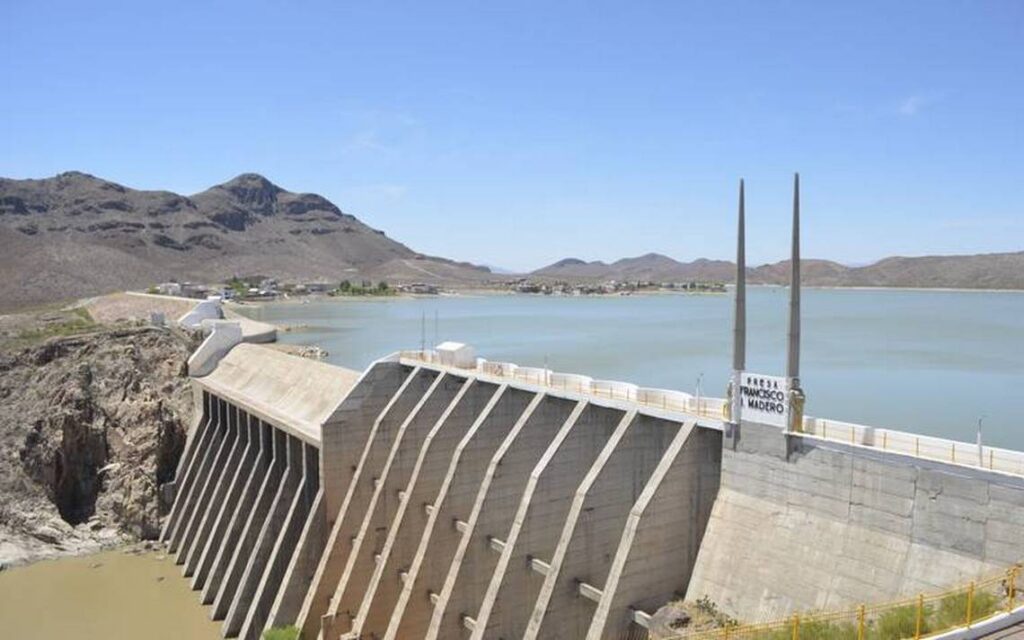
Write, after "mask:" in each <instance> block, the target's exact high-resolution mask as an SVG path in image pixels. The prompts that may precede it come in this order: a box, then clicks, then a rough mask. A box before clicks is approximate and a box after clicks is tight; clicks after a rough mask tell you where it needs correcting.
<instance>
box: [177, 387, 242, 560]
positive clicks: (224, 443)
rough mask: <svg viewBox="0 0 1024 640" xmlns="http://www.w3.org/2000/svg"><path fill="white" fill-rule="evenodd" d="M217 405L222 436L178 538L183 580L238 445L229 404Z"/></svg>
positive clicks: (236, 432) (200, 541)
mask: <svg viewBox="0 0 1024 640" xmlns="http://www.w3.org/2000/svg"><path fill="white" fill-rule="evenodd" d="M218 406H219V409H218V414H219V418H218V419H219V421H220V424H221V432H222V436H221V440H220V444H219V445H218V446H217V455H216V456H215V457H214V459H213V464H211V465H210V471H209V473H208V474H207V476H206V481H205V482H204V483H203V488H202V491H200V493H199V496H198V499H197V500H196V505H195V508H194V509H193V511H192V513H191V515H189V521H188V525H187V526H186V528H185V533H184V535H183V536H182V537H181V546H180V548H179V549H178V557H177V563H178V564H181V565H184V566H183V567H182V575H184V576H185V577H190V576H191V575H192V571H190V570H189V565H188V562H187V560H188V558H189V555H190V554H191V552H192V550H193V549H194V548H195V547H196V546H200V545H202V544H203V543H204V542H205V540H203V539H202V533H201V532H200V525H201V524H202V523H203V521H204V520H205V519H206V516H207V514H208V513H209V511H210V505H211V503H212V502H213V496H214V494H215V493H216V491H217V487H218V486H219V485H220V480H221V476H223V475H224V468H225V467H226V466H227V464H226V463H227V460H228V457H229V456H230V455H231V452H232V450H233V449H234V447H235V445H236V443H237V442H238V430H237V429H236V428H235V426H236V425H234V424H232V421H231V419H230V409H231V405H230V404H229V403H228V402H227V401H225V400H218ZM194 569H195V565H192V570H194Z"/></svg>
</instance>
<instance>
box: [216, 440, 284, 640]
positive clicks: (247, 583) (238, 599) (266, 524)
mask: <svg viewBox="0 0 1024 640" xmlns="http://www.w3.org/2000/svg"><path fill="white" fill-rule="evenodd" d="M277 439H280V450H281V452H282V455H283V457H284V458H285V468H284V470H283V472H282V473H281V476H280V478H279V480H278V482H277V483H276V484H277V487H276V489H277V490H276V492H274V497H273V500H272V501H271V502H270V507H269V508H268V509H267V514H266V518H265V519H264V520H263V526H262V527H260V531H259V533H258V534H257V536H256V538H255V541H254V543H253V546H252V549H251V550H250V552H249V554H248V556H247V557H246V558H245V560H244V561H245V571H244V572H243V573H242V578H241V580H240V581H239V583H238V590H237V592H236V593H235V598H234V600H233V601H232V603H231V607H230V608H229V609H228V613H227V615H226V616H224V624H223V626H222V630H223V633H224V635H225V636H226V637H231V636H234V635H236V634H238V633H239V632H240V631H241V630H242V627H243V626H244V625H245V621H246V618H247V617H248V615H249V611H250V609H251V607H253V606H254V603H255V602H256V597H257V595H258V594H259V593H260V591H261V588H262V586H263V581H262V578H263V573H264V570H265V569H266V567H267V565H268V562H269V561H270V558H271V555H272V553H273V550H274V545H275V543H276V542H277V537H278V534H279V533H280V532H281V528H282V527H283V526H284V520H285V516H286V515H287V512H288V509H289V507H290V506H291V503H292V499H293V498H294V496H295V491H296V490H297V489H298V486H299V482H300V481H301V480H302V455H301V454H300V453H296V445H295V444H294V443H295V438H294V437H293V436H290V435H288V434H287V433H284V432H282V431H277V433H275V443H274V444H275V453H276V452H277V445H278V440H277Z"/></svg>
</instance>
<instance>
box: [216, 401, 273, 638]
mask: <svg viewBox="0 0 1024 640" xmlns="http://www.w3.org/2000/svg"><path fill="white" fill-rule="evenodd" d="M247 420H248V425H249V433H250V438H251V440H252V441H253V444H254V446H255V447H256V451H255V455H256V458H255V462H254V463H253V465H252V466H251V467H250V468H249V469H244V470H242V471H243V474H244V475H245V483H244V485H243V486H242V491H241V494H240V495H239V498H238V502H237V503H236V504H235V505H232V506H231V510H230V518H229V519H228V523H227V527H226V529H225V530H224V536H223V540H222V542H221V543H220V545H219V546H218V547H217V549H216V550H215V551H216V553H215V554H214V557H213V561H212V562H211V563H210V568H209V570H208V576H207V578H204V580H205V584H204V586H203V593H202V597H201V599H200V600H201V602H202V603H203V604H213V602H214V600H215V599H216V598H217V594H218V593H219V592H220V588H221V585H222V584H223V579H224V575H225V574H226V573H227V572H228V568H229V566H230V564H231V560H232V558H233V557H234V553H235V549H236V548H237V546H238V541H239V540H240V539H241V537H242V533H243V531H244V529H245V525H246V523H247V522H248V521H249V516H250V515H251V514H252V510H253V506H254V505H255V504H256V499H257V498H258V497H259V493H260V488H261V487H262V486H263V482H264V480H265V479H266V475H267V473H268V471H269V470H270V466H271V463H272V462H273V459H274V447H273V437H272V428H271V426H270V425H268V424H264V423H262V422H260V421H259V419H257V418H254V417H253V416H248V417H247ZM211 551H214V550H213V549H211ZM202 564H203V563H202V562H200V565H202ZM225 610H226V609H225ZM223 617H224V614H223V613H222V614H220V615H219V616H216V617H215V618H214V619H215V620H220V619H222V618H223Z"/></svg>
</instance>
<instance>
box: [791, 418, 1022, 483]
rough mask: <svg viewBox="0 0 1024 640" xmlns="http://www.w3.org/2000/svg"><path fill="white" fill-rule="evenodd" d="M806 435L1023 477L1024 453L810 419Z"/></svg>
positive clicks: (805, 427) (820, 419) (804, 431)
mask: <svg viewBox="0 0 1024 640" xmlns="http://www.w3.org/2000/svg"><path fill="white" fill-rule="evenodd" d="M803 433H804V434H806V435H810V436H815V437H818V438H822V439H825V440H831V441H834V442H847V443H849V444H855V445H861V446H865V447H873V448H875V449H881V450H882V451H891V452H893V453H902V454H905V455H911V456H914V457H916V458H927V459H930V460H938V461H941V462H952V463H955V464H963V465H969V466H972V467H979V468H982V469H989V470H992V471H1001V472H1003V473H1013V474H1017V475H1024V453H1022V452H1020V451H1010V450H1009V449H999V448H997V447H988V446H984V445H978V444H977V443H969V442H957V441H955V440H946V439H944V438H935V437H932V436H924V435H919V434H915V433H906V432H904V431H894V430H892V429H879V428H875V427H867V426H864V425H860V424H853V423H849V422H840V421H838V420H826V419H824V418H811V417H807V418H805V419H804V422H803Z"/></svg>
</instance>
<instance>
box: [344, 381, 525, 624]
mask: <svg viewBox="0 0 1024 640" xmlns="http://www.w3.org/2000/svg"><path fill="white" fill-rule="evenodd" d="M543 398H544V394H542V393H533V394H531V393H528V392H525V391H521V390H518V389H507V390H505V392H504V393H503V394H502V395H501V397H500V399H499V401H498V404H497V405H496V406H495V407H494V408H493V409H492V410H491V411H490V412H489V413H488V414H487V415H486V417H485V419H484V420H483V421H482V422H481V421H478V422H480V424H479V427H478V428H476V429H471V431H470V432H469V433H467V434H466V437H465V438H463V440H462V442H460V443H459V446H458V447H457V448H456V451H455V453H454V455H453V457H452V460H451V463H450V464H449V466H448V470H447V472H446V473H445V477H444V481H443V483H442V486H441V488H440V489H439V491H438V494H437V497H436V498H435V499H434V501H433V502H432V503H431V504H432V506H433V508H432V509H430V511H429V515H427V516H426V517H427V520H426V523H425V525H424V527H423V534H422V536H421V537H420V541H419V545H418V546H417V548H416V550H415V554H414V555H413V558H412V562H411V564H410V565H409V569H408V572H407V575H406V578H405V580H404V584H403V585H402V588H401V592H400V594H399V596H398V600H397V602H396V603H395V606H394V609H393V611H392V615H391V616H390V620H389V621H388V622H387V625H388V626H387V629H386V630H385V633H384V637H385V639H389V638H390V639H394V638H422V637H423V636H424V635H425V634H426V632H427V627H428V626H429V623H430V616H431V613H432V611H433V603H432V602H431V599H430V594H431V593H434V594H438V593H440V592H441V591H442V588H443V586H444V580H445V577H446V575H447V573H448V570H449V569H450V568H451V563H452V559H453V558H454V556H455V552H456V549H457V547H458V546H459V542H460V540H461V538H462V537H463V535H462V531H461V529H463V527H462V526H461V525H460V524H459V523H466V526H467V527H468V526H469V525H468V521H469V519H470V515H471V513H472V510H473V503H474V500H475V498H476V495H477V493H478V492H479V490H480V487H481V482H482V481H483V479H484V475H485V474H486V472H487V470H488V463H489V462H490V461H491V459H492V458H493V456H494V455H495V453H496V451H497V450H498V449H499V448H500V447H501V446H502V444H503V443H504V442H505V441H506V440H507V439H508V438H509V435H510V433H511V432H512V431H516V432H518V431H519V430H521V429H522V425H523V424H525V423H526V421H527V420H528V419H529V417H530V416H531V415H532V414H533V412H534V410H535V409H536V408H537V406H538V405H540V403H541V401H542V400H543ZM413 505H414V507H415V505H416V503H415V502H414V503H413ZM424 514H425V515H426V510H424ZM364 629H366V627H365V626H364ZM374 633H377V632H376V631H375V632H374ZM377 635H378V637H379V636H380V635H381V634H380V633H377Z"/></svg>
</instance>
